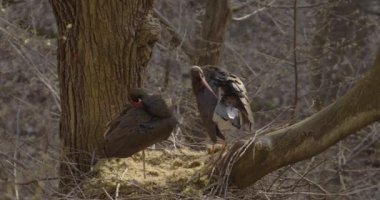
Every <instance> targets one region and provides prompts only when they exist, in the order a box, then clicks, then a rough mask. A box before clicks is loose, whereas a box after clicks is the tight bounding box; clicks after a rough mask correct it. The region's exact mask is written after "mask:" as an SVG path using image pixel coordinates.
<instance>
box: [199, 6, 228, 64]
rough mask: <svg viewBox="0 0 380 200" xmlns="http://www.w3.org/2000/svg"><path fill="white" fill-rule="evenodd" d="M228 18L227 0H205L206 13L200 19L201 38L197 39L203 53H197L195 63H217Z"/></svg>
mask: <svg viewBox="0 0 380 200" xmlns="http://www.w3.org/2000/svg"><path fill="white" fill-rule="evenodd" d="M230 19H231V9H230V8H229V5H228V0H208V1H206V13H205V16H204V18H203V21H202V38H201V39H200V40H198V47H199V49H200V50H201V51H200V52H203V53H201V54H199V55H198V60H197V61H196V62H195V63H196V64H198V65H215V64H218V63H219V59H220V54H221V51H222V47H223V42H224V36H225V34H226V29H227V25H228V22H229V21H230Z"/></svg>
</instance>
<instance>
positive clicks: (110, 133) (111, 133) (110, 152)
mask: <svg viewBox="0 0 380 200" xmlns="http://www.w3.org/2000/svg"><path fill="white" fill-rule="evenodd" d="M128 99H129V101H130V104H127V105H126V106H125V107H124V109H123V110H122V112H121V113H120V114H119V115H118V116H117V117H115V118H114V119H113V120H112V121H110V122H109V123H108V125H107V130H106V132H105V135H104V137H105V145H104V151H105V154H106V156H107V157H119V158H125V157H129V156H131V155H133V154H135V153H137V152H139V151H141V150H143V149H145V148H147V147H149V146H151V145H153V144H155V143H157V142H160V141H162V140H165V139H167V138H168V137H169V136H170V134H171V132H172V131H173V129H174V127H175V126H176V124H177V120H176V119H175V117H174V116H173V115H172V112H171V111H170V109H169V108H168V106H167V105H166V103H165V101H164V100H163V99H162V98H161V96H159V95H151V94H147V93H146V92H145V91H144V90H143V89H133V90H131V92H130V94H129V97H128Z"/></svg>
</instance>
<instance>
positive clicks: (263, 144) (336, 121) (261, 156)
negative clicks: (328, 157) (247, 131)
mask: <svg viewBox="0 0 380 200" xmlns="http://www.w3.org/2000/svg"><path fill="white" fill-rule="evenodd" d="M379 77H380V53H378V55H377V59H376V61H375V64H374V66H373V67H372V69H371V70H370V71H369V72H368V74H367V75H366V76H365V77H364V78H363V79H362V80H360V81H359V82H358V83H357V84H356V86H355V87H354V88H353V89H351V90H350V91H349V92H348V93H347V94H346V95H344V96H343V97H341V98H339V99H338V100H337V101H336V102H334V103H332V104H331V105H329V106H327V107H326V108H324V109H323V110H321V111H320V112H318V113H316V114H314V115H312V116H311V117H309V118H307V119H305V120H302V121H300V122H298V123H296V124H294V125H292V126H289V127H287V128H283V129H280V130H277V131H274V132H270V133H267V134H262V135H259V136H257V137H256V139H255V140H254V139H251V140H249V141H245V142H243V141H242V142H238V143H236V144H234V145H233V146H232V147H231V149H230V150H229V151H228V153H226V154H225V155H224V159H223V160H222V162H221V163H220V165H221V166H220V167H221V168H220V169H223V170H224V171H223V172H225V171H228V170H225V169H226V168H227V169H228V166H232V170H231V173H230V174H229V179H230V180H231V182H232V183H233V184H234V185H237V186H239V187H246V186H249V185H252V184H253V183H255V182H256V181H257V180H259V179H260V178H261V177H263V176H265V175H266V174H268V173H270V172H272V171H274V170H276V169H278V168H280V167H282V166H286V165H288V164H292V163H295V162H298V161H301V160H304V159H307V158H310V157H312V156H314V155H317V154H319V153H321V152H322V151H324V150H326V149H327V148H328V147H330V146H331V145H333V144H335V143H336V142H338V141H339V140H342V139H344V138H345V137H347V136H348V135H350V134H353V133H355V132H356V131H358V130H360V129H362V128H364V127H365V126H367V125H369V124H371V123H373V122H376V121H377V120H380V79H379Z"/></svg>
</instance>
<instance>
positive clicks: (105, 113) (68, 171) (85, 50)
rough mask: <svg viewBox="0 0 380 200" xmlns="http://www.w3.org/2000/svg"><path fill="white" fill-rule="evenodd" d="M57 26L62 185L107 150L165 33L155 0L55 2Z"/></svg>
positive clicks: (77, 0)
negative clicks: (111, 126) (111, 128)
mask: <svg viewBox="0 0 380 200" xmlns="http://www.w3.org/2000/svg"><path fill="white" fill-rule="evenodd" d="M50 3H51V5H52V7H53V10H54V14H55V17H56V20H57V24H58V75H59V83H60V92H61V107H62V114H61V121H60V138H61V141H62V159H63V161H64V162H65V163H63V164H62V165H61V168H60V174H61V187H63V188H70V187H72V184H75V181H73V180H74V179H77V178H78V177H80V175H81V174H83V172H87V171H88V170H89V169H90V164H91V160H92V157H93V155H99V154H101V153H102V152H101V151H99V149H101V148H99V147H100V146H101V144H102V140H103V132H104V129H105V125H106V123H107V122H108V121H109V120H110V118H111V117H112V115H113V114H114V113H116V112H118V111H119V110H120V109H121V107H122V105H123V104H124V102H126V100H127V92H128V89H129V88H131V87H136V86H140V85H141V83H142V81H143V72H144V69H145V67H146V65H147V63H148V61H149V59H150V57H151V52H152V47H153V45H154V43H155V41H156V40H157V39H158V37H159V34H160V27H159V24H158V23H157V22H156V21H155V20H153V18H152V17H151V16H152V15H151V12H152V7H153V0H135V1H119V0H118V1H108V0H65V1H61V0H50Z"/></svg>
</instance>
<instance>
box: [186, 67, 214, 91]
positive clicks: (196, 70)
mask: <svg viewBox="0 0 380 200" xmlns="http://www.w3.org/2000/svg"><path fill="white" fill-rule="evenodd" d="M190 76H191V83H192V87H193V92H194V94H195V95H197V94H198V93H199V92H200V91H201V90H203V89H206V90H208V91H209V92H210V93H212V94H213V95H214V96H215V97H216V95H215V92H214V91H213V90H212V89H211V87H210V85H209V84H208V83H207V80H206V77H205V75H204V73H203V70H202V68H200V67H199V66H193V67H191V70H190Z"/></svg>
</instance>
